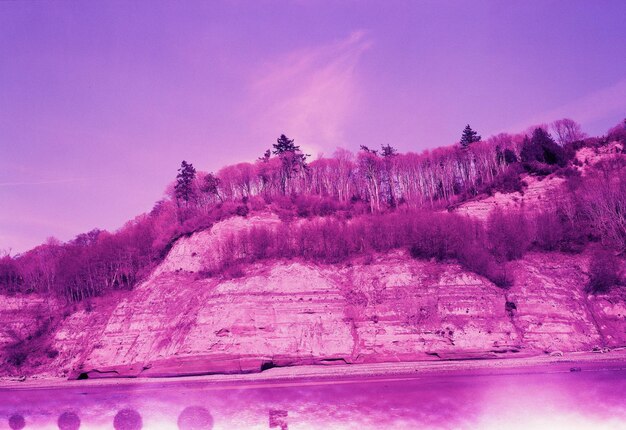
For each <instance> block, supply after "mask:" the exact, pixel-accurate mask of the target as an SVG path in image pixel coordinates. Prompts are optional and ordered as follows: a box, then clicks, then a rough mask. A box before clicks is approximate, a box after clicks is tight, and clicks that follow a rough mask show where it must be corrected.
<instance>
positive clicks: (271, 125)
mask: <svg viewBox="0 0 626 430" xmlns="http://www.w3.org/2000/svg"><path fill="white" fill-rule="evenodd" d="M370 46H371V41H370V40H369V38H368V37H367V35H366V33H365V32H363V31H359V32H354V33H352V34H350V35H349V36H348V37H347V38H345V39H343V40H339V41H336V42H334V43H330V44H327V45H323V46H318V47H313V48H307V49H301V50H297V51H294V52H290V53H288V54H286V55H284V56H282V57H281V58H275V59H273V60H272V62H271V63H268V64H266V65H264V66H263V67H261V71H260V73H259V74H258V76H257V77H256V78H255V79H254V81H253V82H252V85H251V90H252V100H253V104H252V106H253V109H258V111H257V112H256V113H255V115H256V117H257V118H258V123H257V124H256V126H257V127H259V128H261V129H262V130H263V131H265V132H268V133H275V134H278V133H281V132H284V133H286V134H287V135H288V136H290V137H294V138H296V139H297V140H296V141H297V143H298V144H301V145H302V146H303V148H304V149H305V150H306V151H309V152H310V153H315V152H317V151H320V150H323V149H327V150H329V149H332V148H334V147H336V146H337V145H340V144H341V141H342V139H343V134H344V127H345V124H346V121H347V120H348V118H349V116H350V114H351V112H353V110H354V108H355V106H356V103H357V102H358V97H359V85H358V79H357V76H356V69H357V65H358V62H359V59H360V58H361V56H362V54H363V53H364V52H365V51H367V50H368V49H369V48H370Z"/></svg>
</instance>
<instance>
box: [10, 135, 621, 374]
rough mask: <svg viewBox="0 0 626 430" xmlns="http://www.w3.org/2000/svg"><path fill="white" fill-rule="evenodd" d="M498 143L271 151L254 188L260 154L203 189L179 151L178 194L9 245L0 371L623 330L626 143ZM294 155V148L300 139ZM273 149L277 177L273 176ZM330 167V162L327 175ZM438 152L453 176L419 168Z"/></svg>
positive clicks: (462, 345) (562, 338) (556, 343)
mask: <svg viewBox="0 0 626 430" xmlns="http://www.w3.org/2000/svg"><path fill="white" fill-rule="evenodd" d="M625 130H626V128H625ZM625 135H626V134H625ZM620 136H621V135H620ZM282 137H284V136H282ZM282 137H281V138H282ZM285 139H286V138H285ZM620 139H621V137H620ZM500 141H501V140H500ZM279 142H280V139H279ZM497 142H499V141H494V142H491V143H493V145H491V143H486V144H485V145H483V146H479V147H476V149H472V148H470V149H469V150H459V149H458V148H457V149H449V150H446V151H443V152H438V153H437V152H433V153H432V154H430V153H429V154H423V155H422V156H420V157H417V156H414V154H413V155H411V154H404V155H402V156H398V157H397V158H396V155H395V154H393V151H392V148H391V149H390V147H387V150H386V151H387V153H388V154H391V155H388V157H391V158H385V156H384V155H379V154H378V153H377V152H376V151H372V150H369V149H368V148H365V149H363V150H362V151H361V153H360V154H359V160H358V163H356V164H354V163H353V164H350V163H349V162H348V161H347V158H345V154H343V155H340V156H337V157H335V158H333V159H332V160H334V161H328V160H326V161H324V162H323V163H318V164H315V165H313V164H312V165H313V167H310V168H309V167H306V168H304V167H302V169H303V170H298V176H293V177H291V176H289V175H287V176H283V177H281V176H280V172H282V173H285V172H286V171H285V170H284V169H283V168H284V163H285V158H280V157H275V158H272V159H271V160H270V161H268V160H265V161H263V160H261V161H259V162H258V163H257V164H256V167H255V169H258V170H257V176H254V178H255V179H250V181H251V182H250V183H253V182H254V181H257V182H256V185H251V188H249V189H248V190H247V191H246V188H245V186H244V187H243V188H242V187H240V186H239V185H234V184H233V183H232V182H231V183H230V185H229V184H226V181H227V179H228V178H231V179H232V178H233V177H234V176H233V175H234V173H233V172H232V170H233V169H234V168H235V167H236V169H235V170H237V172H238V173H237V175H239V177H240V178H241V177H243V176H245V175H244V174H243V173H242V172H244V171H245V170H246V169H247V168H248V167H250V166H252V165H249V166H248V167H245V166H242V165H236V166H230V167H229V168H225V169H223V170H222V171H220V172H218V174H217V176H214V175H212V174H207V175H206V176H204V177H203V179H202V181H205V182H204V185H203V186H204V188H202V189H201V188H200V187H199V185H198V184H197V181H196V179H195V177H193V175H195V171H192V168H191V167H190V165H189V164H186V163H184V164H185V165H186V167H185V169H187V170H186V171H187V172H188V173H189V175H191V176H189V178H188V179H189V181H188V182H185V180H184V175H183V173H184V171H185V170H184V169H183V168H181V173H180V175H179V181H178V182H177V183H176V185H175V186H173V188H172V190H174V191H172V190H170V191H172V192H173V195H172V196H171V199H170V200H164V201H162V202H160V203H158V204H157V205H156V206H155V209H154V210H153V211H152V212H151V213H150V214H146V215H143V216H141V217H138V218H137V219H136V220H135V221H133V222H131V223H129V224H128V225H127V226H125V227H124V228H123V229H121V230H120V231H118V232H115V233H108V232H100V231H93V232H90V233H87V234H84V235H80V236H78V237H77V238H76V239H75V240H74V241H71V242H68V243H66V244H59V243H47V244H44V245H42V246H41V247H38V248H35V249H34V250H32V251H29V252H28V253H25V254H24V255H21V256H17V257H15V258H13V257H10V256H6V257H4V258H3V259H0V263H1V264H0V286H2V289H1V290H0V291H1V293H2V296H1V297H0V299H1V300H0V303H1V304H0V306H1V307H2V308H1V312H0V322H1V323H2V329H1V330H0V360H2V362H3V363H5V364H6V365H5V366H3V367H2V371H1V375H0V376H2V377H5V378H21V377H33V378H43V377H53V378H54V377H67V378H97V377H136V376H146V377H148V376H151V377H156V376H175V375H196V374H207V373H244V372H259V371H262V370H264V369H268V368H271V367H277V366H297V365H304V364H320V365H322V364H323V365H338V364H351V363H373V362H376V363H387V362H406V361H422V360H447V359H478V358H505V357H513V356H515V357H527V356H535V355H544V354H556V355H558V354H561V353H563V352H574V351H591V350H596V351H607V350H610V349H614V348H622V347H626V300H625V299H626V290H625V289H624V288H623V286H621V285H623V277H622V274H623V273H625V270H626V261H625V260H624V253H623V251H624V246H625V244H626V228H625V224H624V217H623V213H624V211H625V210H626V208H625V207H624V204H625V202H626V181H624V177H625V176H624V172H626V170H625V169H626V167H625V166H626V160H625V157H626V155H624V143H623V142H622V141H619V140H611V139H603V140H599V141H596V140H593V139H592V140H588V141H585V142H578V143H576V144H572V145H570V147H565V149H563V148H560V147H558V146H557V145H556V144H555V143H554V142H553V141H552V140H551V138H550V137H549V136H548V135H547V133H546V132H543V131H541V132H538V131H537V130H535V132H534V134H533V137H532V139H530V138H528V137H526V138H525V139H524V140H523V142H522V144H520V145H518V146H515V143H514V141H513V140H510V141H509V146H508V147H507V151H509V152H508V153H507V152H503V151H502V149H501V147H500V146H498V145H496V143H497ZM292 143H293V142H292ZM489 145H491V146H489ZM383 149H385V147H383ZM472 151H476V152H472ZM567 151H570V152H569V153H568V152H567ZM287 152H288V153H289V154H288V155H287V156H286V157H287V160H288V161H289V160H291V161H289V162H292V161H293V158H290V157H293V156H294V155H297V154H298V151H297V150H293V151H292V152H290V151H287ZM481 154H482V155H481ZM498 154H500V155H502V156H500V155H498ZM555 154H556V155H555ZM567 154H569V155H567ZM342 157H344V158H342ZM480 157H483V158H482V159H484V160H491V161H493V162H494V163H495V164H493V165H492V164H490V163H486V164H485V165H484V166H483V167H480V160H481V158H480ZM551 157H552V158H551ZM555 157H556V158H555ZM268 159H269V155H268ZM296 159H297V160H299V161H298V162H299V163H303V162H304V157H301V158H296ZM341 160H343V161H345V162H346V166H351V167H350V168H351V169H354V172H353V173H351V174H348V173H346V172H344V173H341V172H342V170H341V169H342V168H341V165H340V164H333V163H335V162H337V163H339V162H340V161H341ZM433 160H437V164H435V165H434V164H433ZM507 160H508V161H507ZM522 160H523V161H522ZM444 161H445V163H448V165H447V166H448V167H445V166H446V164H445V163H444ZM271 163H273V164H274V167H272V168H275V170H274V174H275V175H277V176H273V177H272V178H273V179H268V182H265V180H266V179H264V178H266V177H265V176H263V175H265V174H266V173H267V172H268V170H267V169H269V168H270V166H271ZM280 163H283V164H282V166H283V167H281V164H280ZM407 163H408V164H407ZM411 163H413V164H411ZM559 163H560V164H559ZM332 165H334V166H335V167H337V168H338V170H337V171H335V173H337V176H332V175H331V176H324V175H323V174H322V173H320V172H321V170H320V169H321V168H322V167H324V168H327V167H329V166H332ZM290 166H291V165H290ZM346 166H344V167H346ZM372 166H374V167H375V169H373V170H368V169H370V168H371V167H372ZM416 166H417V167H420V166H422V167H424V168H426V167H427V168H428V169H431V171H430V173H428V172H427V171H425V170H424V171H423V170H419V169H418V170H419V172H418V170H413V169H414V168H416ZM433 166H434V167H433ZM437 166H439V167H437ZM292 167H293V166H291V167H290V169H291V168H292ZM440 167H441V168H442V169H443V170H446V169H448V168H449V169H450V170H449V172H452V173H449V175H450V176H449V177H448V176H445V175H444V176H440V177H441V178H442V179H441V180H440V181H439V185H437V184H435V185H433V184H426V183H422V179H423V178H425V177H427V176H428V175H431V176H430V177H431V178H432V177H433V176H432V175H434V174H435V173H433V172H435V170H436V169H439V168H440ZM420 168H421V167H420ZM480 168H484V170H483V171H482V173H480V175H483V176H484V177H481V176H480V175H478V174H477V171H478V170H479V169H480ZM228 169H230V170H228ZM281 169H282V170H281ZM316 169H317V170H316ZM459 169H460V170H459ZM463 169H466V170H463ZM224 170H226V173H224ZM288 172H293V171H292V170H288ZM407 172H413V173H411V174H414V176H412V177H411V178H409V177H408V176H406V175H408V173H407ZM415 172H418V173H415ZM454 172H461V173H460V176H456V175H457V174H456V173H454ZM192 173H193V175H192ZM437 174H440V175H443V173H441V172H439V173H437ZM181 175H182V176H181ZM342 175H343V176H342ZM425 175H426V176H425ZM446 175H447V173H446ZM270 176H271V175H270ZM331 177H334V178H336V179H337V178H338V179H337V180H338V181H339V182H333V181H328V179H329V178H331ZM342 177H345V178H347V177H350V178H352V179H350V181H351V182H349V183H348V182H346V183H344V185H345V187H343V186H342V185H341V183H342V182H341V178H342ZM181 178H182V179H181ZM207 178H208V179H207ZM402 178H404V179H406V180H407V181H408V182H405V183H404V184H405V185H407V184H408V185H410V186H408V187H405V186H404V185H403V182H402V181H403V179H402ZM407 178H408V179H407ZM462 178H464V181H465V182H463V183H461V182H459V181H460V180H461V179H462ZM488 178H490V179H488ZM444 179H445V180H444ZM194 181H196V182H194ZM211 181H213V182H211ZM435 182H436V181H435ZM181 184H182V185H181ZM185 184H187V185H189V187H190V188H185V186H186V185H185ZM194 184H195V185H194ZM259 184H260V185H259ZM268 184H273V185H271V186H270V185H268ZM321 184H325V185H324V187H326V188H324V191H320V189H321V188H319V187H320V186H321ZM416 184H417V185H416ZM459 184H460V185H459ZM197 185H198V186H197ZM240 185H241V184H240ZM196 186H197V187H196ZM387 186H388V187H387ZM413 186H415V187H417V188H414V189H413V188H411V187H413ZM194 187H196V188H194ZM255 187H256V188H255ZM281 187H282V189H281ZM333 187H334V188H333ZM181 189H183V191H185V192H188V193H191V194H193V193H197V194H193V195H195V196H196V197H194V198H193V199H192V198H189V199H185V198H184V197H183V195H182V194H181V191H180V190H181ZM228 189H230V190H231V191H230V193H231V194H230V195H229V194H228V192H227V190H228ZM288 189H289V193H287V191H288ZM194 190H195V191H194ZM237 190H238V191H237ZM254 190H256V191H254ZM332 190H334V191H332ZM238 193H239V194H238ZM255 193H256V194H255ZM333 193H334V194H333ZM412 193H413V194H412ZM433 193H434V194H436V196H435V195H434V194H433ZM351 194H352V197H351V198H350V197H349V196H350V195H351ZM218 200H219V201H218ZM419 202H421V203H419Z"/></svg>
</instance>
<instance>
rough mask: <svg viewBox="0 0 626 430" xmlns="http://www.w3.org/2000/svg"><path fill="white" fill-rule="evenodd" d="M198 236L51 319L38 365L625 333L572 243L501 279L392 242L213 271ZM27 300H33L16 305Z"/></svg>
mask: <svg viewBox="0 0 626 430" xmlns="http://www.w3.org/2000/svg"><path fill="white" fill-rule="evenodd" d="M237 222H241V221H237ZM231 223H232V222H231ZM231 227H232V225H231ZM239 227H240V226H239ZM197 235H198V237H193V236H192V237H191V238H186V239H185V240H184V241H179V243H177V244H176V245H175V247H174V249H173V250H172V252H171V254H170V256H168V258H167V259H166V260H165V262H164V263H163V265H161V266H160V267H159V268H157V270H155V271H154V272H153V274H152V276H151V277H150V278H149V279H147V280H146V281H144V282H143V283H141V284H140V285H138V286H137V287H136V288H135V289H134V290H133V291H129V292H120V293H117V296H115V297H112V296H109V297H105V298H100V299H96V300H95V301H94V304H93V309H89V310H87V309H81V310H78V311H76V312H74V313H72V314H70V315H68V316H66V317H65V318H63V319H62V320H61V321H60V323H59V324H58V326H57V327H56V329H55V332H54V335H53V337H52V347H53V348H54V350H56V351H58V352H59V354H58V356H56V357H54V358H53V359H52V361H51V363H50V365H49V366H47V367H46V371H45V372H44V371H42V370H41V369H38V370H37V372H38V374H39V375H48V376H50V375H54V376H70V377H78V376H81V375H82V376H88V377H103V376H170V375H192V374H203V373H240V372H256V371H260V370H262V369H265V368H269V367H272V366H288V365H289V366H290V365H299V364H328V365H330V364H344V363H358V362H394V361H415V360H436V359H452V358H487V357H505V356H513V355H515V356H520V355H526V354H528V355H530V354H533V355H535V354H543V353H558V352H559V351H588V350H591V349H594V348H597V349H602V348H605V347H618V346H624V345H626V306H625V302H624V296H623V293H621V292H619V291H614V292H612V293H611V294H608V295H604V296H595V297H591V296H587V295H586V293H585V292H584V289H583V286H584V285H585V284H586V282H587V279H588V278H587V274H586V264H587V261H588V256H585V255H579V256H566V255H563V254H557V253H552V254H536V253H530V254H528V255H527V256H526V257H524V258H523V259H522V260H519V261H517V262H514V263H511V270H513V271H514V275H515V276H514V277H515V284H514V285H513V287H512V288H510V289H508V290H503V289H500V288H498V287H496V286H495V285H493V284H492V283H491V282H490V281H488V280H486V279H485V278H482V277H480V276H478V275H476V274H473V273H471V272H467V271H465V270H463V269H462V268H461V267H460V266H458V265H457V264H452V263H450V264H446V263H436V262H434V261H433V262H430V261H420V260H415V259H412V258H410V256H408V255H407V253H406V252H404V251H397V252H394V253H389V254H386V255H377V256H374V257H371V256H370V257H359V258H355V259H353V260H351V261H350V262H349V263H345V264H341V265H316V264H313V263H309V262H303V261H299V260H294V261H268V262H264V263H258V264H255V265H251V266H248V267H246V268H245V273H244V274H243V276H242V277H240V278H235V279H229V280H224V279H222V278H210V277H206V274H204V272H203V271H202V265H199V264H196V263H195V256H192V254H193V253H194V252H197V253H199V254H201V255H203V256H204V257H202V258H204V259H205V260H204V261H206V258H207V257H206V255H208V253H207V252H202V250H201V249H200V250H199V249H198V248H201V247H202V246H203V245H201V244H202V243H205V244H206V243H209V242H210V240H211V238H214V239H215V237H216V236H215V232H213V233H211V232H202V233H198V234H197ZM194 236H195V235H194ZM20 300H21V301H20ZM44 303H45V302H44V301H43V300H42V299H37V298H36V297H33V296H27V297H22V298H12V299H11V300H9V299H6V300H4V301H3V306H4V309H3V312H2V316H3V322H4V323H5V327H12V328H11V330H13V332H20V333H21V336H27V335H28V333H27V332H28V330H29V327H30V329H33V327H36V324H32V319H33V317H32V315H36V314H37V312H40V311H41V306H43V304H44ZM31 308H32V309H37V312H35V311H33V312H30V311H29V312H24V309H31ZM27 315H31V317H30V318H31V320H29V321H30V324H31V325H29V322H28V321H26V320H27V319H28V318H27V317H26V316H27ZM20 330H21V331H20ZM6 332H7V331H6V329H5V333H6ZM6 339H7V336H6V335H5V336H4V338H3V341H4V342H5V343H6V342H7V340H6ZM42 372H43V373H42Z"/></svg>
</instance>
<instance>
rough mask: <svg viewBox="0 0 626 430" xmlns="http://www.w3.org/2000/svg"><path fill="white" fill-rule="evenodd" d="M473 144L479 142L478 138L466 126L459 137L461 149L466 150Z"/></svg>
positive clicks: (468, 126) (476, 134)
mask: <svg viewBox="0 0 626 430" xmlns="http://www.w3.org/2000/svg"><path fill="white" fill-rule="evenodd" d="M474 142H480V136H479V135H478V133H477V132H475V131H474V130H472V127H470V125H469V124H467V126H465V129H463V134H462V135H461V148H463V149H467V148H469V146H470V145H471V144H472V143H474Z"/></svg>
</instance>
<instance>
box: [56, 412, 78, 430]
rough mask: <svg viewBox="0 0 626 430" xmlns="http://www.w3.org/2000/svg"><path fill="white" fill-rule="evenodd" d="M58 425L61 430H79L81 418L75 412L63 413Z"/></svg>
mask: <svg viewBox="0 0 626 430" xmlns="http://www.w3.org/2000/svg"><path fill="white" fill-rule="evenodd" d="M57 425H58V426H59V429H60V430H78V429H79V428H80V418H78V415H76V414H75V413H74V412H63V413H62V414H61V416H59V420H58V421H57Z"/></svg>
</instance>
